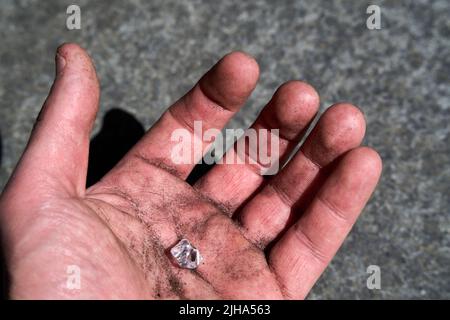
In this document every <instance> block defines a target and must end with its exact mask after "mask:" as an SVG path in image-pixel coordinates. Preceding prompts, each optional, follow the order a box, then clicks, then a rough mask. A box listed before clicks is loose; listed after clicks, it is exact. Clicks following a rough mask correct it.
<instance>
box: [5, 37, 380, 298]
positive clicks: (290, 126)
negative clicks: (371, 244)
mask: <svg viewBox="0 0 450 320" xmlns="http://www.w3.org/2000/svg"><path fill="white" fill-rule="evenodd" d="M56 69H57V71H56V78H55V82H54V84H53V86H52V89H51V92H50V94H49V96H48V98H47V100H46V102H45V103H44V106H43V108H42V111H41V113H40V115H39V118H38V120H37V122H36V125H35V127H34V129H33V132H32V134H31V138H30V141H29V144H28V146H27V148H26V150H25V152H24V154H23V156H22V158H21V160H20V162H19V163H18V165H17V167H16V169H15V172H14V174H13V175H12V176H11V179H10V181H9V183H8V185H7V187H6V188H5V190H4V192H3V194H2V197H1V202H0V209H1V219H2V232H3V235H4V239H5V241H4V243H5V251H6V255H7V265H8V269H9V272H10V275H11V288H10V294H11V297H13V298H143V299H148V298H150V299H151V298H154V299H177V298H185V299H222V298H226V299H246V298H257V299H258V298H261V299H262V298H264V299H265V298H270V299H282V298H289V299H300V298H304V297H305V296H306V295H307V294H308V292H309V291H310V289H311V287H312V286H313V285H314V283H315V282H316V281H317V279H318V278H319V276H320V275H321V273H322V272H323V270H324V269H325V268H326V266H327V265H328V263H329V262H330V260H331V259H332V257H333V256H334V254H335V253H336V251H337V250H338V248H339V246H340V245H341V243H342V242H343V240H344V239H345V237H346V235H347V234H348V232H349V231H350V229H351V227H352V225H353V224H354V222H355V220H356V219H357V217H358V215H359V214H360V212H361V211H362V209H363V207H364V205H365V204H366V202H367V201H368V199H369V197H370V195H371V193H372V192H373V189H374V188H375V186H376V183H377V181H378V178H379V175H380V172H381V160H380V158H379V156H378V154H377V153H376V152H375V151H373V150H372V149H370V148H367V147H361V146H360V143H361V141H362V139H363V136H364V133H365V121H364V117H363V115H362V113H361V112H360V111H359V109H358V108H356V107H355V106H353V105H351V104H348V103H337V104H335V105H333V106H331V107H330V108H328V109H327V110H326V112H324V114H323V115H322V116H321V117H320V120H319V121H318V123H317V125H316V126H315V128H314V129H313V130H312V132H311V133H310V134H309V136H308V137H307V139H306V140H305V142H304V143H303V144H302V146H301V148H300V149H299V150H298V151H297V152H296V153H295V155H294V156H293V157H292V158H290V161H289V162H288V163H286V164H285V162H286V159H287V156H288V155H289V154H290V153H291V151H292V150H293V148H294V147H295V146H296V145H297V144H298V142H299V140H300V139H301V138H302V137H303V135H304V133H305V131H306V129H307V128H308V126H309V124H310V123H311V120H312V119H313V118H314V116H315V114H316V113H317V110H318V106H319V96H318V94H317V93H316V91H315V90H314V89H313V88H312V87H311V86H310V85H308V84H306V83H304V82H301V81H290V82H287V83H284V84H282V85H281V86H280V87H279V88H278V89H277V90H276V91H275V93H274V95H273V97H272V98H271V100H270V101H269V102H268V103H267V105H266V106H265V107H264V108H263V109H262V111H261V113H260V114H259V116H258V117H257V119H256V120H255V122H254V123H253V124H252V128H253V129H255V130H256V131H259V130H271V129H279V157H280V158H279V161H280V163H281V164H285V165H283V166H280V168H282V169H281V170H280V171H279V172H278V173H277V174H276V175H273V176H270V177H264V176H262V175H261V174H260V173H261V170H260V169H261V168H260V167H259V166H260V165H259V164H258V163H245V164H233V163H224V164H221V165H216V166H214V167H213V168H212V169H211V170H210V171H209V172H207V173H206V174H205V175H204V176H203V177H201V178H200V179H199V180H198V181H197V182H196V183H195V184H194V185H189V184H188V183H186V181H185V179H186V178H187V176H188V175H189V173H190V172H191V170H192V169H193V167H194V165H195V162H194V161H193V162H192V163H179V164H176V163H174V162H173V161H171V157H170V154H171V150H172V147H173V145H174V143H175V142H173V141H171V134H172V132H174V130H177V129H180V128H183V129H187V130H189V132H192V134H193V132H194V131H193V127H192V125H193V123H194V121H202V125H203V129H204V130H207V129H209V128H217V129H221V128H222V127H223V126H224V125H225V124H226V123H227V122H228V121H229V120H230V119H231V117H232V116H233V115H234V114H235V113H236V112H237V111H238V110H239V109H240V107H241V106H242V105H243V104H244V103H245V101H246V99H247V98H248V96H249V95H250V93H251V92H252V90H253V89H254V87H255V86H256V82H257V80H258V76H259V70H258V65H257V63H256V61H255V60H254V59H253V58H251V57H250V56H248V55H247V54H244V53H241V52H234V53H230V54H228V55H226V56H225V57H223V58H222V59H221V60H220V61H219V62H218V63H217V64H216V65H215V66H213V67H212V68H211V69H210V70H209V71H208V72H207V73H206V74H205V75H204V76H203V77H202V78H201V79H200V80H199V81H198V83H197V84H196V85H195V86H194V87H193V88H192V89H191V90H190V91H189V92H188V93H187V94H186V95H185V96H184V97H182V98H180V99H179V100H178V101H176V102H175V103H174V104H173V105H172V106H171V107H170V108H168V109H167V111H166V112H165V113H164V114H163V115H162V116H161V118H160V119H159V120H158V121H157V123H156V124H155V125H154V126H153V127H152V128H151V129H150V130H149V131H148V132H147V133H146V135H145V136H144V137H143V138H142V139H141V140H140V141H139V142H138V143H137V144H136V145H135V146H134V147H133V148H132V149H131V150H130V151H129V152H128V153H127V154H126V155H125V156H124V158H123V159H122V160H121V161H120V162H119V163H118V164H117V165H116V166H115V167H114V168H113V169H112V170H111V171H110V172H108V173H107V174H106V175H105V176H104V177H103V178H102V179H101V180H100V181H99V182H98V183H96V184H95V185H93V186H91V187H89V188H88V189H87V190H86V187H85V185H86V171H87V166H88V163H87V162H88V160H87V159H88V148H89V136H90V132H91V128H92V125H93V122H94V119H95V115H96V112H97V109H98V98H99V85H98V80H97V77H96V73H95V69H94V67H93V65H92V62H91V60H90V58H89V56H88V55H87V53H86V52H85V51H84V50H83V49H81V48H80V47H78V46H77V45H75V44H66V45H63V46H61V47H60V48H59V49H58V51H57V55H56ZM192 140H193V141H195V142H196V143H200V145H201V146H202V148H200V149H199V151H198V152H197V154H194V158H195V160H200V159H201V157H202V154H203V153H204V152H205V151H206V150H207V149H208V147H209V144H210V142H209V141H202V139H201V137H198V136H196V135H194V134H193V136H192ZM233 152H235V149H234V148H231V149H230V150H229V151H228V153H227V155H226V156H230V155H231V154H232V153H233ZM181 239H188V240H189V242H190V243H192V244H193V245H195V247H196V248H198V250H199V252H201V256H202V258H203V261H202V263H200V264H199V265H198V266H197V267H196V268H193V269H186V268H181V267H180V266H179V265H178V264H177V263H174V261H173V259H171V255H170V249H171V248H173V247H174V245H176V244H177V243H178V242H179V241H180V240H181ZM68 266H77V267H78V268H79V271H80V275H79V276H80V286H79V287H77V288H72V287H68V286H67V272H66V270H67V267H68Z"/></svg>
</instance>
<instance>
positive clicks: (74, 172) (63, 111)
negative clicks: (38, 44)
mask: <svg viewBox="0 0 450 320" xmlns="http://www.w3.org/2000/svg"><path fill="white" fill-rule="evenodd" d="M98 100H99V84H98V80H97V76H96V72H95V68H94V66H93V64H92V61H91V59H90V57H89V55H88V54H87V53H86V51H84V50H83V49H82V48H81V47H79V46H78V45H76V44H64V45H62V46H60V47H59V48H58V50H57V53H56V77H55V82H54V84H53V86H52V88H51V90H50V94H49V96H48V98H47V100H46V101H45V103H44V106H43V107H42V110H41V112H40V114H39V116H38V119H37V121H36V124H35V127H34V129H33V132H32V134H31V137H30V140H29V142H28V146H27V148H26V150H25V152H24V154H23V156H22V158H21V160H20V162H19V164H18V166H17V168H16V170H15V173H14V174H13V176H12V178H11V181H10V182H9V184H16V183H17V184H19V185H20V188H21V190H20V191H21V193H23V192H25V194H26V192H27V191H29V192H32V193H35V192H39V191H42V192H45V193H49V192H50V193H51V194H57V193H62V192H64V193H65V194H68V195H82V194H83V193H84V191H85V184H86V172H87V162H88V151H89V150H88V149H89V136H90V132H91V129H92V125H93V122H94V120H95V116H96V113H97V110H98ZM8 189H9V188H8ZM27 189H30V190H27Z"/></svg>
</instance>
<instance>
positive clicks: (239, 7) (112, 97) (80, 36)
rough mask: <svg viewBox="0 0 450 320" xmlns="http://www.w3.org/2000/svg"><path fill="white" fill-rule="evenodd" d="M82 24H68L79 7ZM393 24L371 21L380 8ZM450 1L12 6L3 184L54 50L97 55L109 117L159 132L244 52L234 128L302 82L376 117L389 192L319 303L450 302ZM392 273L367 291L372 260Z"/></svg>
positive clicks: (1, 125) (351, 242)
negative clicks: (247, 66) (117, 114)
mask: <svg viewBox="0 0 450 320" xmlns="http://www.w3.org/2000/svg"><path fill="white" fill-rule="evenodd" d="M71 3H77V4H79V5H80V6H81V9H82V28H81V30H79V31H77V30H74V31H68V30H67V29H66V28H65V19H66V13H65V10H66V8H67V6H68V5H69V4H71ZM372 3H373V4H378V5H380V6H381V18H382V29H381V30H376V31H370V30H368V29H367V28H366V26H365V22H366V18H367V15H366V13H365V11H366V8H367V6H368V5H369V4H372ZM449 12H450V2H448V1H446V0H442V1H426V0H422V1H389V2H388V1H370V2H367V1H356V0H354V1H351V0H348V1H325V0H323V1H301V0H293V1H281V0H280V1H269V0H267V1H242V0H239V1H198V0H195V1H191V0H184V1H173V0H158V1H144V0H142V1H139V0H133V1H119V0H115V1H25V0H2V1H1V2H0V17H1V19H0V43H1V46H0V130H1V138H2V144H3V145H2V163H1V174H0V187H2V186H3V185H4V184H5V182H6V180H7V178H8V176H9V175H10V173H11V171H12V169H13V167H14V165H15V163H16V161H17V160H18V158H19V156H20V154H21V152H22V150H23V148H24V146H25V143H26V141H27V138H28V135H29V133H30V129H31V128H32V125H33V122H34V119H35V118H36V116H37V114H38V112H39V109H40V106H41V104H42V102H43V101H44V99H45V97H46V94H47V92H48V90H49V88H50V85H51V82H52V78H53V74H54V70H53V68H54V67H53V57H54V50H55V48H56V47H57V46H58V45H59V44H60V43H62V42H67V41H76V42H78V43H80V44H81V45H82V46H84V47H85V48H87V50H88V51H89V52H90V54H91V55H92V57H93V59H94V60H95V64H96V67H97V69H98V72H99V75H100V79H101V85H102V90H103V91H102V96H101V99H102V101H101V112H100V115H99V117H98V120H97V123H96V130H98V128H99V126H100V124H101V119H102V116H103V114H104V113H105V112H106V111H107V110H109V109H111V108H121V109H124V110H127V111H129V112H131V113H132V114H133V115H135V117H136V118H137V119H138V120H139V121H140V122H141V123H142V124H143V125H144V126H145V127H149V126H150V125H151V124H152V123H153V122H154V121H155V120H156V119H157V118H158V116H159V115H160V113H161V112H162V111H163V110H164V109H165V108H166V107H167V106H168V105H169V104H170V103H171V102H173V101H174V100H176V99H177V98H178V97H179V96H180V95H182V94H183V93H184V92H185V91H186V90H188V88H190V86H192V85H193V84H194V82H195V81H196V79H198V78H199V76H200V75H201V74H202V73H203V72H204V71H205V70H207V69H208V67H209V66H211V65H212V64H213V63H214V61H216V59H218V58H219V57H221V56H222V55H223V54H225V53H227V52H229V51H231V50H235V49H240V50H245V51H247V52H249V53H251V54H253V55H254V56H255V57H256V58H257V59H258V61H259V63H260V66H261V80H260V83H259V85H258V87H257V88H256V90H255V92H254V94H253V95H252V98H251V99H250V101H249V103H248V104H247V106H246V108H245V111H243V112H241V113H240V114H239V115H238V117H236V119H234V120H233V122H232V123H231V126H236V127H242V126H246V125H248V124H249V123H250V121H251V120H252V119H253V117H254V116H255V115H256V114H257V113H258V111H259V110H260V108H261V106H262V105H263V104H264V102H265V101H266V100H267V99H268V98H269V97H270V96H271V94H272V93H273V91H274V90H275V89H276V87H277V86H278V85H279V84H280V83H282V82H283V81H286V80H289V79H304V80H307V81H309V82H310V83H311V84H313V85H314V86H316V88H317V89H318V91H319V92H320V95H321V99H322V109H324V108H326V107H327V106H328V105H329V104H331V103H333V102H336V101H341V100H347V101H351V102H353V103H355V104H357V105H359V106H360V107H361V108H362V109H363V111H364V112H365V114H366V117H367V122H368V129H367V138H366V140H365V143H366V144H368V145H370V146H373V147H375V148H376V149H377V150H379V152H380V153H381V155H382V157H383V159H384V173H383V177H382V180H381V183H380V185H379V188H378V190H377V191H376V193H375V195H374V196H373V198H372V199H371V201H370V204H369V205H368V206H367V208H366V209H365V211H364V214H363V216H362V218H361V219H360V220H359V222H358V223H357V225H356V226H355V228H354V230H353V232H352V234H351V236H350V237H349V238H348V239H347V241H346V242H345V244H344V246H343V248H342V250H340V252H339V253H338V255H337V256H336V258H335V259H334V260H333V262H332V264H331V266H330V267H329V268H328V269H327V271H326V272H325V274H324V275H323V276H322V277H321V279H320V280H319V282H318V283H317V285H316V286H315V287H314V288H313V290H312V292H311V294H310V298H312V299H319V298H325V299H329V298H339V299H346V298H356V299H360V298H374V299H379V298H388V299H393V298H447V299H448V298H450V272H449V271H450V267H449V263H450V259H449V257H450V219H449V217H450V209H449V207H450V199H449V195H448V194H449V191H450V180H449V179H450V166H449V162H450V161H449V159H450V147H449V141H450V140H449V130H450V108H449V107H450V92H449V91H450V78H449V72H450V19H449V17H448V13H449ZM371 264H375V265H379V266H380V268H381V281H382V283H381V286H382V287H381V290H373V291H371V290H368V289H367V287H366V279H367V276H368V275H367V274H366V268H367V266H368V265H371Z"/></svg>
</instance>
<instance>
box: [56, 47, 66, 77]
mask: <svg viewBox="0 0 450 320" xmlns="http://www.w3.org/2000/svg"><path fill="white" fill-rule="evenodd" d="M65 65H66V59H65V58H64V57H63V56H62V55H60V54H59V53H58V52H57V53H56V75H58V74H60V73H61V72H62V71H63V69H64V67H65Z"/></svg>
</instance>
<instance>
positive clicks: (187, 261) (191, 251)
mask: <svg viewBox="0 0 450 320" xmlns="http://www.w3.org/2000/svg"><path fill="white" fill-rule="evenodd" d="M170 253H171V254H172V256H173V257H174V258H175V260H177V262H178V265H179V266H180V267H181V268H186V269H195V268H197V267H198V266H199V265H200V263H201V262H202V260H203V258H202V256H201V255H200V251H198V249H197V248H195V247H194V246H192V245H191V243H190V242H189V241H188V240H186V239H181V240H180V242H178V243H177V244H176V245H175V246H174V247H173V248H172V249H170Z"/></svg>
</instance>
